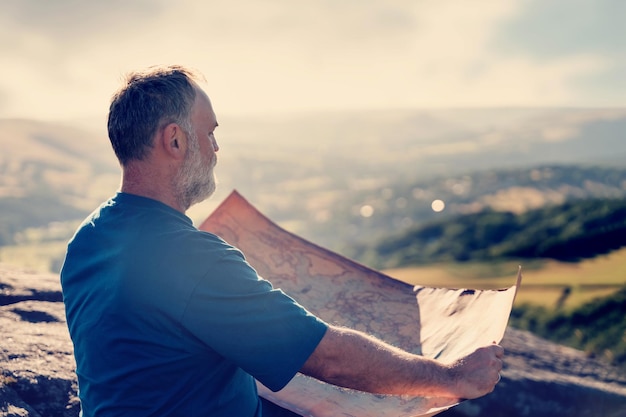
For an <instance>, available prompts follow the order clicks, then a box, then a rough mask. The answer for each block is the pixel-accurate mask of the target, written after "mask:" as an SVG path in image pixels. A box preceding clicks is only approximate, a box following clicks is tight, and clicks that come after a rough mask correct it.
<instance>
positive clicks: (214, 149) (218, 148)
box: [211, 136, 220, 152]
mask: <svg viewBox="0 0 626 417" xmlns="http://www.w3.org/2000/svg"><path fill="white" fill-rule="evenodd" d="M211 143H212V144H213V152H217V151H219V150H220V146H219V145H218V144H217V140H216V139H215V137H214V136H213V137H211Z"/></svg>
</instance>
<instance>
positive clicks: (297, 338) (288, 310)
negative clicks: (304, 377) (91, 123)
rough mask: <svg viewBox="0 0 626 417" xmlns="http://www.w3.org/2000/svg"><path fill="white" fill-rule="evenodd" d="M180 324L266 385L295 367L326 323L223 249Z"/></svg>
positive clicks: (277, 383) (277, 384)
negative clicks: (222, 253)
mask: <svg viewBox="0 0 626 417" xmlns="http://www.w3.org/2000/svg"><path fill="white" fill-rule="evenodd" d="M182 325H183V326H184V327H185V328H186V329H187V330H188V331H189V332H191V333H192V334H193V335H194V336H195V337H197V338H198V339H199V340H201V341H202V342H203V343H204V344H206V345H207V347H208V348H210V349H212V350H214V351H215V352H217V353H218V354H220V355H221V356H223V357H225V358H227V359H228V360H230V361H232V362H233V363H235V364H236V365H237V366H239V367H240V368H242V369H243V370H244V371H246V372H247V373H249V374H250V375H252V376H253V377H255V378H256V379H257V380H259V381H260V382H261V383H263V385H265V386H266V387H268V388H269V389H271V390H274V391H278V390H279V389H281V388H282V387H284V386H285V385H286V384H287V383H288V382H289V381H290V380H291V379H292V378H293V376H294V375H295V374H296V373H297V372H298V371H299V370H300V368H301V367H302V365H303V364H304V362H306V360H307V359H308V358H309V356H310V355H311V353H313V351H314V350H315V348H316V347H317V345H318V344H319V342H320V340H321V339H322V337H323V336H324V333H325V332H326V329H327V328H328V325H327V324H326V323H324V322H323V321H322V320H320V319H319V318H317V317H316V316H314V315H313V314H311V313H310V312H308V311H307V310H306V309H305V308H304V307H303V306H301V305H300V304H298V303H297V302H296V301H295V300H294V299H292V298H291V297H289V296H288V295H287V294H285V293H284V292H283V291H282V290H280V289H276V288H273V287H272V285H271V284H270V282H268V281H267V280H265V279H263V278H261V277H259V275H258V274H257V272H256V271H255V270H254V268H252V266H250V264H248V262H247V261H246V260H245V258H244V256H243V254H242V253H241V252H240V251H239V250H238V249H236V248H230V249H227V250H226V251H225V253H224V256H222V257H221V258H220V259H219V260H217V261H215V262H214V263H213V264H212V265H211V266H210V270H209V271H208V273H207V274H206V276H204V277H203V278H202V279H201V280H200V282H198V283H197V286H196V288H195V290H194V291H193V293H192V295H191V297H190V299H189V303H188V305H187V308H186V310H185V313H184V315H183V317H182Z"/></svg>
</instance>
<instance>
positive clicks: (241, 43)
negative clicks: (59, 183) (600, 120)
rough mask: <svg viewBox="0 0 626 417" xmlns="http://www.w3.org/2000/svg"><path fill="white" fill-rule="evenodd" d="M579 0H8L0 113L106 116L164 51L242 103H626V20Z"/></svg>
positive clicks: (1, 33) (280, 108) (263, 106)
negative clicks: (130, 79)
mask: <svg viewBox="0 0 626 417" xmlns="http://www.w3.org/2000/svg"><path fill="white" fill-rule="evenodd" d="M598 3H599V4H602V5H611V7H614V8H619V10H622V9H623V8H624V7H625V6H621V5H620V3H619V2H617V1H615V2H611V1H609V0H598ZM566 4H569V3H567V2H565V0H556V1H555V2H540V1H535V0H533V1H528V2H518V1H515V0H482V1H481V2H480V6H477V4H476V3H474V2H459V1H457V0H426V1H419V2H418V1H414V0H389V1H388V0H367V1H365V0H317V1H313V2H311V1H306V0H231V1H221V2H218V1H210V2H201V1H195V0H180V1H175V0H159V1H150V0H128V1H125V0H112V1H107V2H104V1H95V0H90V1H81V0H57V1H54V2H47V1H43V0H5V1H4V2H3V4H2V6H0V7H1V8H2V13H0V46H1V47H2V48H3V61H4V63H3V67H2V68H0V75H1V76H0V91H1V92H2V94H3V96H4V97H5V101H4V105H3V106H2V107H0V117H3V116H4V117H6V116H11V115H21V116H23V117H35V118H64V117H65V118H72V117H86V116H88V115H90V114H100V115H101V114H103V113H104V112H106V107H107V106H108V100H109V97H110V95H111V93H112V92H113V91H114V89H115V88H116V87H117V82H118V80H119V78H120V77H121V75H122V74H123V73H125V72H128V71H131V70H133V69H136V68H141V67H145V66H148V65H153V64H163V63H179V64H183V65H189V66H192V67H195V68H197V69H199V70H201V71H202V72H203V73H204V74H205V75H206V78H207V80H208V85H207V90H208V91H209V94H210V95H211V97H212V98H213V101H214V104H215V106H216V110H217V111H218V112H220V113H222V112H223V113H230V114H234V113H250V112H296V111H304V110H332V109H346V108H349V109H359V108H365V109H373V108H390V107H397V108H407V107H411V108H415V107H467V106H469V107H478V106H490V107H493V106H559V105H560V106H563V105H569V106H572V105H579V106H585V105H598V104H601V105H615V104H620V103H621V105H623V104H624V103H626V97H623V96H622V95H621V93H620V92H619V90H618V89H616V88H611V87H612V86H613V87H614V86H620V85H621V86H624V84H625V83H626V81H623V77H622V76H621V74H622V73H623V70H624V69H625V65H624V61H623V52H621V51H622V50H623V49H620V46H623V42H624V39H623V37H619V39H613V38H618V36H614V35H615V30H617V29H616V26H615V25H614V24H615V22H616V21H617V20H618V19H619V18H618V17H616V16H615V15H614V14H612V13H610V12H608V11H595V9H593V8H589V6H585V5H584V4H586V3H585V2H583V1H582V0H572V7H567V5H566ZM593 4H596V3H593ZM607 7H608V6H607ZM592 9H593V10H592ZM561 10H564V12H563V15H562V16H563V18H561V19H560V18H559V16H560V15H559V12H560V11H561ZM616 11H617V10H616ZM582 15H585V16H582ZM621 15H623V13H622V14H620V16H621ZM565 17H567V19H565ZM565 20H567V22H566V21H565ZM603 22H606V26H608V28H607V27H604V26H603ZM581 25H582V26H584V27H585V28H587V35H585V36H583V35H582V34H579V33H578V32H576V31H577V30H578V29H579V28H580V27H581ZM557 29H558V30H557ZM554 33H558V34H559V35H558V36H556V35H552V36H551V37H549V35H550V34H554ZM609 36H611V37H612V38H611V39H610V40H608V41H607V40H606V38H607V37H609ZM546 37H549V39H548V40H547V41H546V42H545V43H544V42H542V40H543V39H546ZM570 38H571V39H578V41H579V44H580V47H578V46H577V43H576V42H569V39H570ZM583 38H584V39H583ZM603 41H606V42H609V44H610V45H609V46H607V45H606V44H605V43H602V42H603ZM568 42H569V43H568Z"/></svg>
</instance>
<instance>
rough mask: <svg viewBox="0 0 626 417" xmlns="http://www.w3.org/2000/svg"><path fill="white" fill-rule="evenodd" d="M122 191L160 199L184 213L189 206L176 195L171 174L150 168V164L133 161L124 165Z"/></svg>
mask: <svg viewBox="0 0 626 417" xmlns="http://www.w3.org/2000/svg"><path fill="white" fill-rule="evenodd" d="M120 191H121V192H123V193H128V194H134V195H138V196H141V197H147V198H151V199H153V200H157V201H160V202H161V203H163V204H166V205H168V206H170V207H172V208H173V209H174V210H177V211H179V212H181V213H183V214H185V212H186V211H187V208H188V207H184V206H183V205H182V204H181V202H180V201H179V199H178V198H177V197H176V193H175V192H174V190H173V184H172V181H171V175H168V174H167V173H163V172H158V171H155V170H153V169H150V166H149V165H148V164H142V163H132V164H129V165H128V166H126V167H123V168H122V184H121V187H120Z"/></svg>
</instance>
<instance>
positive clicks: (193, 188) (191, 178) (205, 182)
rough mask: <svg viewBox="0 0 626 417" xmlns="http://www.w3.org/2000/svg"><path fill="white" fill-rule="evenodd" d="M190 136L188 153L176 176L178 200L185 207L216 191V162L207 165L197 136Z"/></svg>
mask: <svg viewBox="0 0 626 417" xmlns="http://www.w3.org/2000/svg"><path fill="white" fill-rule="evenodd" d="M189 136H190V140H189V141H188V143H189V148H188V149H187V155H186V156H185V160H184V161H183V165H182V166H181V168H180V171H179V172H178V175H177V176H176V178H175V189H176V190H178V201H180V203H181V204H182V206H183V207H185V208H189V207H191V206H192V205H194V204H196V203H199V202H201V201H204V200H206V199H207V198H209V197H210V196H211V195H212V194H213V193H214V192H215V188H216V180H215V173H214V171H213V167H214V166H215V163H213V164H211V165H207V164H204V163H203V162H202V158H201V157H200V147H199V145H198V141H197V138H196V137H195V136H193V135H189Z"/></svg>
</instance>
